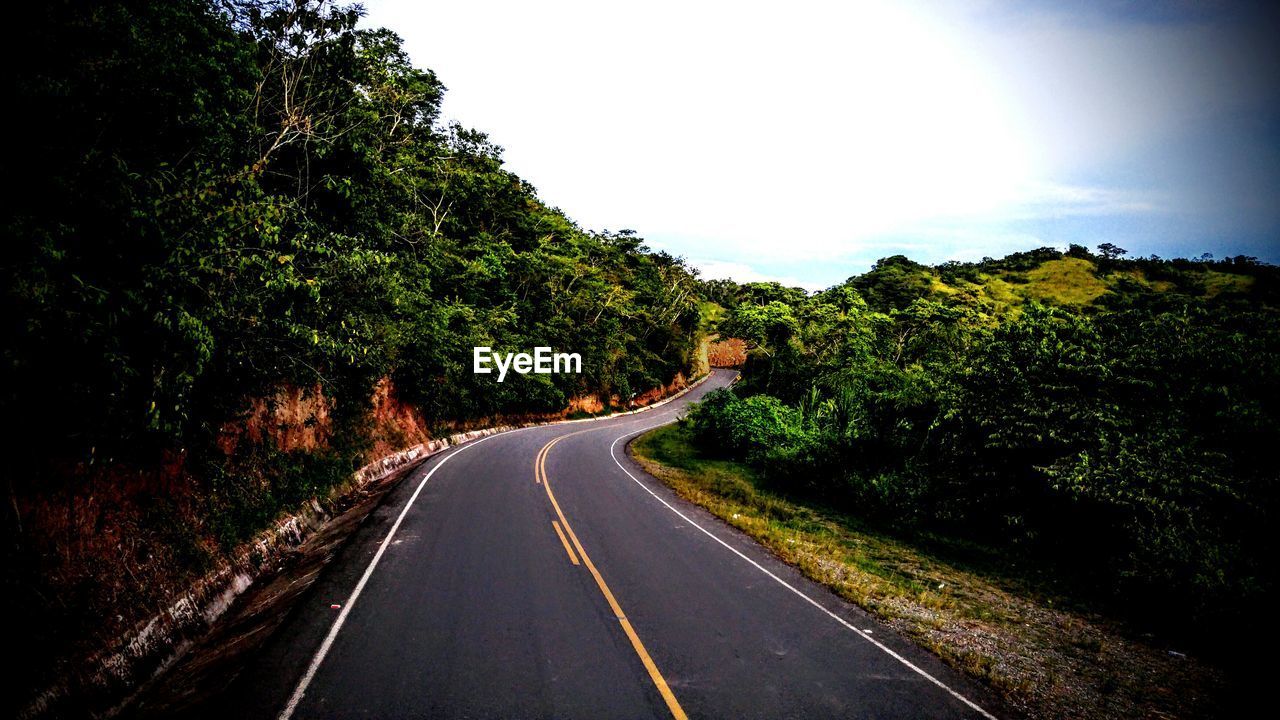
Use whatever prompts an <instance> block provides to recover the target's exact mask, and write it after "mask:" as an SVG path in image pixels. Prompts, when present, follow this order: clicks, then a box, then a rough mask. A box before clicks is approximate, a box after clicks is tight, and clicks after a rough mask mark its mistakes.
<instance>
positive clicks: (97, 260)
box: [0, 0, 699, 685]
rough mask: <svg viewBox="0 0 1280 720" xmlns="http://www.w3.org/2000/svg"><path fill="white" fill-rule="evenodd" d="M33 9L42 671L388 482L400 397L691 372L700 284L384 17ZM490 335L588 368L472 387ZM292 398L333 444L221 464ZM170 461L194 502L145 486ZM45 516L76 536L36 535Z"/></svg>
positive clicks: (599, 383)
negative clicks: (174, 589)
mask: <svg viewBox="0 0 1280 720" xmlns="http://www.w3.org/2000/svg"><path fill="white" fill-rule="evenodd" d="M15 13H17V15H18V16H19V17H17V18H15V27H19V28H22V30H21V33H22V34H23V36H24V37H23V38H22V43H21V44H22V47H23V53H24V56H23V57H22V59H21V71H20V72H17V73H16V74H14V75H13V80H14V84H13V87H12V88H11V89H10V95H9V105H10V107H12V108H14V109H15V110H16V112H14V113H13V117H12V118H11V122H12V123H13V124H12V125H11V131H10V132H11V137H12V138H15V141H14V142H12V143H10V147H9V148H8V149H7V151H6V152H5V153H4V155H3V157H2V158H0V164H2V166H3V173H4V175H5V176H6V177H9V178H10V179H11V181H13V182H11V183H10V185H9V186H8V187H9V189H8V191H7V192H8V197H7V198H6V201H5V204H4V211H3V218H2V219H0V225H2V227H3V233H4V239H5V247H4V251H3V256H2V257H0V275H2V276H3V285H4V290H3V292H4V305H5V309H6V312H5V321H4V324H3V329H2V330H0V333H3V338H0V353H3V358H2V362H0V413H3V414H4V416H5V417H6V418H7V419H9V421H10V422H9V423H7V425H8V427H9V429H8V430H7V437H6V441H7V442H6V447H10V448H18V449H19V450H18V451H17V452H16V453H14V454H11V455H10V456H9V457H7V458H6V463H7V464H8V465H9V466H10V468H9V470H10V471H9V473H7V474H8V475H9V478H8V481H7V485H8V487H7V492H8V494H9V500H10V502H6V503H5V511H4V513H5V518H4V532H5V537H4V544H5V551H4V558H5V563H6V566H7V568H8V569H7V571H6V587H5V589H4V591H3V592H4V594H5V597H6V601H5V602H6V604H7V606H9V607H10V608H11V609H10V611H9V612H6V617H7V619H8V620H9V622H11V623H13V624H14V626H15V627H21V628H22V632H20V633H18V634H17V635H15V636H14V637H13V638H11V639H12V640H13V641H14V642H15V643H16V647H18V648H21V652H22V653H23V656H24V658H26V662H25V665H26V666H27V668H28V670H29V674H30V675H31V676H32V677H34V678H39V676H40V675H41V673H45V672H47V671H48V669H49V666H48V665H47V664H46V662H52V661H53V660H52V659H51V658H53V657H56V656H57V655H58V653H59V652H61V651H63V650H65V648H66V646H67V645H68V644H76V643H81V642H84V639H85V638H94V637H96V638H97V641H102V640H103V639H104V637H105V636H108V635H110V633H113V632H117V631H119V630H120V629H121V628H120V625H119V624H118V623H117V622H116V620H117V619H120V620H123V621H125V622H126V623H127V622H128V621H131V620H132V619H133V616H134V615H136V612H137V610H138V604H141V605H149V606H150V607H152V608H154V607H157V604H158V603H161V602H164V601H165V598H164V596H163V594H161V593H159V591H156V590H153V588H154V587H155V586H156V585H157V583H156V582H155V579H154V577H152V576H150V575H147V574H144V572H178V573H181V572H184V571H198V570H200V569H201V568H203V567H206V566H207V565H208V563H209V562H210V558H211V557H212V556H216V555H217V554H218V553H220V552H225V551H227V550H228V549H230V548H232V547H234V546H235V545H236V543H238V542H241V541H243V540H244V539H246V538H247V537H249V536H250V535H251V534H252V533H253V532H256V531H258V530H260V529H261V528H262V527H265V526H266V524H267V523H269V522H270V521H271V519H272V518H273V517H274V516H275V514H276V513H278V512H279V511H280V510H282V509H285V508H289V507H291V506H293V505H296V504H297V503H300V502H302V501H304V500H305V499H306V498H309V497H311V496H313V495H314V494H315V493H318V492H322V491H323V490H324V489H325V488H326V487H327V486H329V485H331V484H332V483H334V482H337V481H340V480H341V479H342V478H345V477H349V476H350V474H351V471H352V470H353V469H355V468H356V467H359V466H360V465H361V464H362V463H363V462H366V461H368V460H369V459H370V458H368V457H367V455H366V451H367V449H368V447H369V438H368V433H367V432H366V428H367V425H368V423H369V422H370V419H369V413H370V400H369V399H370V396H371V393H373V391H374V388H375V385H376V384H377V383H378V382H379V381H380V380H383V379H389V380H387V381H384V382H389V383H390V384H391V386H392V387H394V392H395V393H396V396H397V399H398V400H399V401H400V402H403V403H404V404H406V405H408V406H411V407H412V408H414V409H415V410H416V411H417V412H419V413H421V416H422V417H423V418H425V420H426V423H427V424H428V426H429V427H430V426H432V425H433V424H434V423H446V422H447V423H455V424H456V423H458V422H461V421H465V420H467V419H473V418H474V419H483V418H488V417H492V416H494V415H499V414H500V415H504V416H508V417H519V416H521V415H522V414H524V415H536V414H538V413H543V412H560V411H563V410H564V408H566V406H567V405H568V403H569V401H570V400H571V398H574V397H580V396H585V395H598V396H599V397H600V398H602V399H603V402H604V403H605V404H606V405H608V404H609V402H610V400H611V399H617V400H616V401H620V402H624V403H625V402H626V401H627V400H628V399H629V398H631V397H632V396H633V395H634V394H636V393H643V392H645V391H648V390H651V389H652V388H655V387H660V386H664V385H667V384H668V383H670V382H671V381H672V378H673V377H675V376H676V375H677V374H679V373H682V372H683V373H684V374H685V375H686V376H689V375H691V370H692V368H691V366H690V363H691V361H692V358H693V356H694V352H695V346H696V342H697V339H696V337H695V330H696V328H697V327H698V325H699V311H698V298H697V281H696V279H695V275H694V273H692V272H691V271H690V270H689V268H687V267H686V266H685V265H684V264H683V262H682V261H681V260H679V259H677V258H674V257H671V256H669V255H667V254H665V253H661V252H652V251H650V250H649V249H647V248H646V247H645V245H644V244H643V241H642V240H641V239H640V238H639V237H637V236H636V235H635V234H634V233H631V232H628V231H622V232H590V231H586V230H583V229H581V228H579V227H578V226H576V225H575V224H574V223H573V222H572V221H571V220H570V219H569V218H567V217H566V216H565V215H564V214H563V213H562V212H560V211H559V210H557V209H555V208H553V207H550V206H549V205H547V204H546V203H544V202H543V201H542V200H540V199H539V198H538V196H537V194H536V192H535V190H534V188H533V187H531V186H530V185H529V184H528V183H526V182H524V181H522V180H521V179H520V178H519V177H517V176H515V175H513V174H512V173H511V172H509V171H507V170H505V169H504V168H503V163H502V156H501V150H500V148H499V147H497V146H496V145H494V144H493V143H492V142H491V141H490V140H489V139H488V138H487V137H486V136H485V135H484V134H483V133H481V132H478V131H475V130H472V129H468V128H466V127H463V126H461V125H459V124H456V123H446V122H444V121H442V120H441V118H440V107H441V100H442V97H443V95H444V93H445V86H444V85H443V84H442V82H441V80H440V79H438V78H437V77H436V76H435V75H434V74H433V73H432V72H430V71H428V70H422V69H419V68H416V67H414V66H413V65H412V64H411V62H410V60H409V58H408V57H407V55H406V54H405V52H404V51H403V50H402V48H401V44H400V40H399V39H398V38H397V37H396V36H395V35H394V34H392V33H391V32H389V31H386V30H370V29H359V28H358V27H357V22H358V20H359V17H360V16H359V10H358V9H356V8H354V7H348V6H342V5H337V4H333V3H329V2H309V1H303V0H298V1H296V2H295V1H294V0H126V1H124V2H112V3H82V2H73V1H55V2H47V3H44V2H41V3H25V4H23V5H22V6H21V7H19V8H15ZM479 345H486V346H491V347H494V348H495V349H499V350H503V351H519V350H526V351H527V350H529V349H531V348H532V347H534V346H535V345H549V346H552V347H554V348H557V349H559V350H563V351H566V352H576V353H580V354H581V357H582V358H583V367H582V373H581V374H565V375H523V376H516V375H515V374H513V375H512V376H511V377H509V378H508V379H507V380H506V382H504V383H501V384H499V383H496V382H494V381H493V379H492V376H484V375H480V376H476V375H473V374H472V372H471V361H472V353H471V349H472V347H473V346H479ZM286 386H292V387H297V388H304V389H305V390H306V392H308V393H313V394H317V395H322V396H323V398H324V403H328V404H327V405H324V408H325V409H326V412H327V415H326V416H325V418H324V421H325V422H326V423H328V429H329V430H330V432H329V433H328V434H327V435H326V436H325V442H324V444H323V445H324V446H323V447H322V448H320V449H318V450H317V451H315V452H311V453H283V452H280V451H279V449H278V448H273V447H272V446H271V443H270V442H269V438H268V441H267V442H264V443H260V444H257V445H250V444H244V443H242V444H240V445H239V446H238V447H237V449H236V451H235V453H234V454H232V455H228V453H227V452H225V448H222V447H219V445H218V438H219V434H220V432H222V429H223V428H224V426H225V424H226V423H227V422H229V421H235V420H236V419H237V418H240V417H242V416H243V414H244V413H245V412H246V407H247V405H246V404H247V403H248V402H249V400H251V399H253V398H263V397H270V396H271V395H272V393H273V392H275V391H276V390H277V389H278V388H281V387H286ZM322 404H323V403H322ZM314 420H315V419H314V418H312V419H309V420H308V422H312V421H314ZM455 426H456V425H455ZM159 466H164V467H165V468H166V472H167V473H168V477H169V478H170V479H172V477H174V476H176V475H181V476H182V477H188V478H193V479H194V486H193V487H188V486H186V485H182V486H181V488H179V489H181V490H182V491H183V492H188V493H189V494H191V493H193V494H194V496H193V497H184V498H179V499H175V497H174V496H175V494H176V493H177V490H174V488H173V487H172V483H170V485H171V486H170V487H168V489H166V486H163V485H161V486H159V488H158V489H157V487H156V486H155V483H152V484H151V485H146V487H144V489H143V490H137V487H139V486H142V485H145V483H143V482H142V480H140V479H139V478H142V477H145V476H147V474H148V473H149V471H150V469H152V468H156V467H159ZM175 467H176V468H177V469H176V470H175V469H174V468H175ZM122 468H123V469H122ZM95 483H96V485H95ZM84 488H87V489H84ZM95 488H96V490H95ZM126 492H133V493H134V495H135V496H136V497H135V499H136V500H137V502H138V503H139V504H140V505H139V508H138V509H137V513H135V514H134V515H128V516H127V517H128V522H129V525H128V526H127V527H111V528H106V529H107V530H109V531H110V532H113V533H121V534H124V535H126V536H127V537H126V538H125V540H124V541H122V543H121V545H120V547H121V548H124V549H121V550H120V551H119V552H118V553H117V552H116V551H115V549H114V547H115V546H114V544H113V545H112V546H111V547H112V550H111V552H112V553H113V554H114V555H115V556H113V557H76V555H77V552H78V551H73V550H71V549H69V548H74V547H79V546H77V545H76V544H75V542H74V541H75V537H76V536H77V533H79V534H80V535H83V536H86V537H88V536H90V535H93V534H95V533H101V532H103V530H104V528H103V527H98V528H97V529H96V530H95V529H94V527H93V526H92V521H89V523H88V525H87V526H84V525H85V523H84V522H82V521H81V520H79V518H80V517H81V516H82V515H83V514H84V512H85V511H84V507H85V503H90V502H92V503H97V504H98V505H101V504H102V503H105V502H111V500H112V498H116V499H118V498H119V497H120V494H121V493H126ZM42 498H44V499H46V500H47V499H49V498H61V500H57V502H64V503H65V504H66V507H65V512H64V513H63V515H64V516H65V517H66V518H67V520H66V521H65V524H66V525H68V526H69V527H57V528H52V529H51V528H50V527H41V526H40V524H39V522H38V521H39V518H38V517H36V516H35V514H36V512H37V511H38V510H40V509H41V508H42V507H43V506H42V505H41V503H42V502H45V501H44V500H42ZM77 498H79V500H77ZM49 502H52V500H49ZM77 503H78V504H77ZM47 504H48V503H47V502H45V505H47ZM94 507H97V506H94ZM45 510H47V508H45ZM95 512H96V511H95ZM45 514H46V515H48V514H49V513H48V512H45ZM97 517H99V520H98V521H97V522H99V523H101V522H103V520H101V518H102V517H109V516H108V515H106V514H105V511H104V512H103V513H100V514H99V515H98V516H97ZM59 522H62V521H59ZM77 523H79V525H77ZM116 525H119V522H116ZM139 538H141V539H140V540H139ZM86 542H87V541H86ZM130 574H133V577H132V579H130ZM122 608H125V609H122ZM144 609H145V608H144ZM152 611H154V610H152ZM118 615H120V616H121V617H119V618H117V616H118ZM102 618H111V621H110V622H106V623H103V622H101V620H102ZM15 652H18V650H16V649H15ZM27 674H28V673H20V675H22V677H18V678H16V681H17V683H18V684H19V685H22V684H25V683H26V682H27V681H28V680H30V679H31V678H28V677H27Z"/></svg>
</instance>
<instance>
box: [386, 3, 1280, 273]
mask: <svg viewBox="0 0 1280 720" xmlns="http://www.w3.org/2000/svg"><path fill="white" fill-rule="evenodd" d="M363 4H364V6H365V8H366V10H367V13H368V14H367V17H366V19H365V21H364V22H365V25H366V26H380V27H387V28H390V29H392V30H394V31H395V32H396V33H398V34H399V35H400V36H401V37H403V38H404V40H405V47H406V49H407V50H408V51H409V53H410V55H411V57H412V58H413V60H414V62H415V64H417V65H419V66H421V67H428V68H431V69H432V70H434V71H435V72H436V73H437V75H439V77H440V78H441V80H442V81H443V82H444V83H445V85H446V86H448V88H449V91H448V93H447V94H446V96H445V102H444V114H445V117H446V118H449V119H454V120H458V121H459V122H461V123H463V124H464V125H467V126H470V127H475V128H477V129H480V130H483V131H485V132H487V133H488V134H489V135H490V137H491V139H492V140H493V141H494V142H496V143H497V144H498V145H501V146H502V147H503V148H505V155H504V157H505V159H506V162H507V166H508V167H509V168H510V169H511V170H512V171H514V172H515V173H517V174H518V175H520V176H521V177H523V178H525V179H526V180H528V181H529V182H531V183H533V185H534V186H536V187H537V188H538V191H539V195H540V196H541V197H542V198H543V200H545V201H546V202H548V203H549V204H551V205H554V206H557V207H559V208H561V209H562V210H564V211H565V212H566V213H567V214H568V215H569V216H570V217H572V218H573V219H574V220H576V221H577V222H578V223H579V224H580V225H582V226H583V227H587V228H593V229H605V228H608V229H613V230H617V229H621V228H631V229H634V230H636V231H637V232H639V233H640V234H641V235H642V236H643V237H645V238H646V239H647V240H648V242H649V244H650V245H651V246H653V247H656V248H662V249H665V250H668V251H669V252H671V253H673V254H677V255H681V256H684V257H685V258H687V259H688V260H689V261H690V262H691V263H693V264H694V265H696V266H698V267H699V268H701V269H702V270H703V272H704V275H706V276H731V277H733V278H734V279H736V280H739V281H747V280H755V279H766V278H767V279H778V280H782V281H784V282H788V283H790V284H798V285H803V286H806V287H809V288H820V287H825V286H828V285H831V284H834V283H837V282H839V281H841V280H843V279H844V278H846V277H847V276H849V275H851V274H855V273H858V272H862V271H864V270H866V269H867V268H868V267H869V266H870V264H871V263H872V262H874V261H875V260H876V259H877V258H880V257H884V256H887V255H894V254H899V253H901V254H905V255H907V256H909V257H911V258H913V259H915V260H919V261H922V262H927V263H937V262H942V261H944V260H948V259H960V260H976V259H979V258H981V257H983V256H986V255H990V256H1000V255H1003V254H1006V253H1008V252H1011V251H1014V250H1026V249H1030V248H1034V247H1039V246H1041V245H1053V246H1060V247H1065V246H1066V245H1067V244H1068V243H1073V242H1075V243H1081V244H1085V245H1089V246H1094V245H1097V244H1098V243H1101V242H1114V243H1116V244H1119V245H1121V246H1122V247H1125V248H1128V249H1129V250H1130V251H1131V252H1132V253H1136V254H1141V255H1148V254H1151V253H1156V254H1159V255H1161V256H1198V255H1200V254H1201V253H1203V252H1212V253H1214V254H1215V255H1218V256H1223V255H1236V254H1247V255H1255V256H1259V257H1261V258H1263V259H1265V260H1268V261H1270V262H1280V54H1278V51H1277V47H1280V43H1277V38H1280V34H1278V33H1277V31H1278V30H1280V23H1278V22H1277V18H1278V17H1280V16H1278V15H1277V14H1276V13H1274V12H1273V13H1269V14H1267V13H1265V12H1264V11H1263V10H1261V9H1260V8H1262V7H1265V6H1264V5H1262V4H1259V5H1256V6H1243V5H1232V4H1228V3H1215V2H1211V1H1210V2H1164V3H1161V2H1127V1H1122V0H1115V1H1113V2H1098V3H1093V4H1091V5H1090V7H1089V8H1087V9H1082V8H1075V7H1068V4H1067V3H1054V2H1048V1H1046V2H1030V3H1029V2H1001V1H999V0H991V1H988V2H983V1H980V0H972V1H967V2H960V1H950V2H927V3H913V2H909V1H908V2H902V1H898V2H825V3H823V2H805V1H803V0H800V1H796V0H790V1H788V2H770V3H753V2H744V1H742V0H739V1H738V2H697V1H696V0H685V2H665V0H647V1H646V2H643V3H637V2H629V3H618V2H607V1H605V0H595V1H593V2H557V1H555V0H544V1H539V2H531V1H529V0H525V1H523V2H507V1H499V0H468V1H467V2H425V1H423V0H366V2H364V3H363ZM1071 5H1075V4H1074V3H1072V4H1071Z"/></svg>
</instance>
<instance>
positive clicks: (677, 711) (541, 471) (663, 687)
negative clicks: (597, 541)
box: [533, 428, 689, 720]
mask: <svg viewBox="0 0 1280 720" xmlns="http://www.w3.org/2000/svg"><path fill="white" fill-rule="evenodd" d="M593 429H594V428H593ZM584 432H587V431H586V430H579V431H578V432H575V433H569V434H568V435H561V436H560V437H558V438H556V439H554V440H552V441H551V442H549V443H547V444H546V445H543V446H542V449H541V450H539V451H538V456H537V457H536V458H535V459H534V461H533V479H534V482H536V483H541V484H542V487H543V488H544V489H545V490H546V491H547V498H548V499H550V500H551V507H552V508H554V509H555V511H556V516H557V517H558V518H560V521H559V523H557V522H556V521H555V520H552V521H551V526H552V527H553V528H554V529H555V531H556V535H558V536H560V542H562V543H564V549H565V552H566V553H568V554H569V560H570V561H571V562H572V563H573V564H574V565H578V564H579V563H578V558H579V557H581V558H582V564H583V565H586V566H587V570H588V571H590V573H591V577H593V578H595V580H596V586H597V587H599V588H600V592H601V594H603V595H604V599H605V600H607V601H608V603H609V607H610V608H611V609H612V610H613V614H614V615H615V616H616V617H617V618H618V623H619V624H620V625H622V631H623V632H624V633H626V634H627V639H628V640H630V641H631V647H632V648H634V649H635V651H636V655H639V656H640V662H641V663H642V664H643V665H644V669H645V670H648V671H649V678H650V679H651V680H653V684H654V686H656V687H657V688H658V694H659V695H661V696H662V699H663V700H664V701H665V702H666V703H667V709H668V710H670V711H671V715H672V716H673V717H675V718H676V720H688V718H689V716H688V715H686V714H685V712H684V708H682V707H680V703H679V701H677V700H676V696H675V694H674V693H672V692H671V687H670V686H668V685H667V681H666V679H664V678H663V677H662V673H661V672H659V671H658V666H657V665H655V664H654V662H653V658H652V657H650V656H649V651H648V650H645V648H644V643H642V642H640V636H639V635H637V634H636V630H635V628H633V627H631V621H630V620H628V619H627V616H626V614H625V613H623V612H622V606H621V605H619V604H618V599H617V598H615V597H614V596H613V591H611V590H609V585H608V584H607V583H605V581H604V578H603V577H601V575H600V571H599V570H597V569H596V565H595V563H593V562H591V557H590V556H589V555H587V551H586V549H584V548H583V547H582V543H581V542H579V541H578V536H577V535H576V534H575V533H574V532H573V527H572V526H571V525H569V521H568V519H566V518H565V516H564V512H562V511H561V510H560V503H558V502H556V496H555V493H553V492H551V480H550V478H548V477H547V453H548V452H549V451H550V450H551V448H552V447H554V446H555V444H556V443H558V442H560V441H561V440H563V439H565V438H567V437H573V436H574V435H578V434H581V433H584ZM562 527H563V528H564V530H563V531H561V528H562ZM566 533H567V534H568V536H569V538H568V541H567V540H565V534H566ZM569 541H572V545H570V542H569ZM574 548H577V551H578V552H577V555H574Z"/></svg>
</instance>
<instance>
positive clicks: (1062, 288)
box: [837, 246, 1278, 315]
mask: <svg viewBox="0 0 1280 720" xmlns="http://www.w3.org/2000/svg"><path fill="white" fill-rule="evenodd" d="M1108 248H1109V250H1110V252H1109V253H1107V254H1095V253H1091V252H1089V251H1088V250H1086V249H1085V248H1083V247H1080V246H1072V248H1071V249H1070V250H1068V251H1066V252H1063V251H1060V250H1057V249H1054V248H1040V249H1038V250H1032V251H1030V252H1023V253H1014V254H1012V255H1009V256H1007V257H1004V258H1000V259H991V258H987V259H984V260H982V261H981V262H974V263H961V262H947V263H943V264H941V265H937V266H928V265H922V264H920V263H917V262H914V261H912V260H909V259H907V258H906V257H904V256H901V255H895V256H893V257H888V258H884V259H882V260H880V261H878V262H877V263H876V264H875V266H873V267H872V269H871V270H869V271H868V272H866V273H864V274H862V275H856V276H854V277H851V278H849V280H847V281H846V282H845V283H842V285H841V286H837V287H852V288H853V289H856V290H857V291H858V293H859V294H860V295H861V296H862V297H863V298H864V299H866V301H867V303H868V305H870V306H871V307H872V308H873V309H876V310H880V311H884V312H887V311H890V310H893V309H895V308H897V309H901V308H904V307H906V306H907V305H910V304H911V302H913V301H914V300H916V299H917V298H931V299H936V300H950V301H953V302H954V301H960V302H968V303H973V304H975V305H977V306H978V307H979V309H980V310H981V311H983V312H985V313H987V314H990V315H1005V314H1007V313H1017V312H1019V311H1020V309H1021V308H1022V306H1023V305H1025V304H1026V303H1027V302H1028V301H1037V302H1040V303H1042V304H1045V305H1056V306H1061V307H1068V308H1075V309H1079V310H1085V311H1087V310H1090V309H1101V308H1115V307H1119V306H1124V305H1129V304H1133V303H1145V302H1160V301H1164V300H1172V299H1175V298H1176V297H1177V296H1184V297H1186V296H1189V297H1196V298H1202V299H1208V300H1217V301H1222V302H1231V301H1235V300H1247V301H1250V302H1254V303H1261V304H1266V305H1271V306H1275V305H1276V301H1277V294H1276V291H1277V287H1278V285H1277V276H1278V274H1277V268H1276V267H1275V266H1271V265H1266V264H1263V263H1260V262H1258V261H1257V260H1256V259H1255V258H1250V257H1244V256H1239V257H1234V258H1228V259H1224V260H1217V261H1215V260H1211V259H1208V258H1205V259H1202V260H1186V259H1180V258H1179V259H1173V260H1164V259H1160V258H1155V257H1152V258H1136V259H1124V258H1122V257H1121V256H1119V254H1118V253H1119V251H1120V249H1119V248H1110V247H1109V246H1108Z"/></svg>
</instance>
